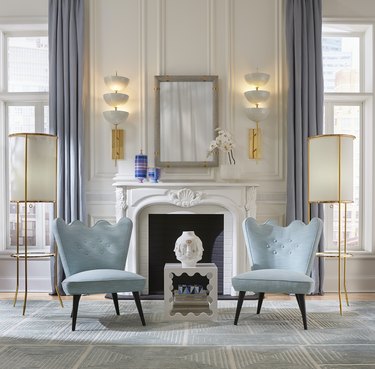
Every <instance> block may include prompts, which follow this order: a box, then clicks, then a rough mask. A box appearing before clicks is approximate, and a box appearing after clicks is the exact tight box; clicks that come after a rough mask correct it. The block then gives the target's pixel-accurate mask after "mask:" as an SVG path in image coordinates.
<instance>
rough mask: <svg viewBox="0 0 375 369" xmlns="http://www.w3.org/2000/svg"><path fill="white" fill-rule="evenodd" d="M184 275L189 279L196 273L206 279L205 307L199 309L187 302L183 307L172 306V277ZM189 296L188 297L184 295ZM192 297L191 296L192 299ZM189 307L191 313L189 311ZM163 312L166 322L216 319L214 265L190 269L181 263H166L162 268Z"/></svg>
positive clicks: (215, 271)
mask: <svg viewBox="0 0 375 369" xmlns="http://www.w3.org/2000/svg"><path fill="white" fill-rule="evenodd" d="M183 273H186V274H187V275H188V276H189V277H192V276H194V275H195V274H196V273H198V274H199V275H201V276H202V277H207V278H208V285H207V296H206V301H207V307H202V309H200V308H199V307H198V308H197V307H196V306H195V307H194V304H191V305H189V301H186V304H184V305H183V306H181V305H179V306H176V305H175V304H174V301H175V296H174V291H173V277H174V276H176V277H179V276H181V275H182V274H183ZM184 296H187V297H188V296H189V295H184ZM193 296H194V295H192V298H194V297H193ZM190 307H191V310H192V311H189V308H190ZM193 310H194V311H193ZM164 312H165V318H166V319H168V320H201V319H203V320H206V319H214V320H215V319H216V318H217V266H216V265H215V264H214V263H198V264H197V265H196V266H195V267H192V268H183V267H182V265H181V263H176V264H174V263H167V264H165V266H164Z"/></svg>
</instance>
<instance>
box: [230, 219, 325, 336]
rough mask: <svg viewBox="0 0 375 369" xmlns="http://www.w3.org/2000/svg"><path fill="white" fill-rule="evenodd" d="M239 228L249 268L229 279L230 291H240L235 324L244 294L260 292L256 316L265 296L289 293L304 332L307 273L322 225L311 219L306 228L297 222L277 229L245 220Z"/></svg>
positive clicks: (308, 289) (310, 281) (311, 283)
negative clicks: (291, 295) (241, 232)
mask: <svg viewBox="0 0 375 369" xmlns="http://www.w3.org/2000/svg"><path fill="white" fill-rule="evenodd" d="M242 226H243V232H244V236H245V241H246V245H247V248H248V251H249V255H250V259H251V262H252V268H251V271H250V272H246V273H242V274H239V275H237V276H235V277H233V278H232V285H233V288H234V289H235V290H236V291H239V296H238V302H237V310H236V315H235V319H234V324H235V325H237V322H238V318H239V316H240V312H241V308H242V303H243V300H244V297H245V293H246V291H253V292H256V293H259V300H258V307H257V314H259V313H260V310H261V308H262V303H263V298H264V294H265V293H288V294H295V295H296V299H297V302H298V306H299V308H300V311H301V314H302V320H303V327H304V329H307V321H306V307H305V294H307V293H310V292H312V290H313V287H314V280H313V279H312V278H311V277H310V274H311V269H312V266H313V261H314V258H315V253H316V250H317V247H318V243H319V240H320V237H321V234H322V229H323V222H322V221H321V220H320V219H319V218H313V219H312V220H311V222H310V223H309V224H308V225H305V224H304V223H302V222H301V221H297V220H296V221H294V222H292V223H290V224H289V226H287V227H279V226H277V225H273V224H272V223H269V222H266V223H264V224H257V222H256V221H255V219H253V218H247V219H245V221H244V222H243V224H242Z"/></svg>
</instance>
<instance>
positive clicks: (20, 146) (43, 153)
mask: <svg viewBox="0 0 375 369" xmlns="http://www.w3.org/2000/svg"><path fill="white" fill-rule="evenodd" d="M9 178H10V201H11V202H14V203H15V204H16V217H17V222H16V253H14V254H12V255H11V256H12V257H14V258H15V259H16V263H17V264H16V268H17V279H16V292H15V296H14V304H13V305H14V306H15V304H16V302H17V296H18V290H19V280H20V265H19V264H20V259H22V260H24V265H25V293H24V300H23V312H22V313H23V315H25V311H26V302H27V291H28V283H27V280H28V275H27V273H28V271H27V266H28V261H29V259H41V258H51V257H54V258H55V266H54V267H55V268H54V276H55V290H56V293H57V296H58V298H59V301H60V304H61V306H63V303H62V300H61V297H60V294H59V291H58V288H57V247H56V244H55V245H54V252H30V250H29V249H28V246H29V245H28V217H27V208H28V204H29V203H52V204H53V206H54V217H56V195H57V137H56V136H53V135H48V134H42V133H15V134H11V135H9ZM22 203H23V204H24V219H23V222H21V221H20V204H22ZM20 225H23V226H22V228H21V229H20ZM21 234H22V235H23V237H24V242H23V246H24V250H23V251H22V250H20V235H21Z"/></svg>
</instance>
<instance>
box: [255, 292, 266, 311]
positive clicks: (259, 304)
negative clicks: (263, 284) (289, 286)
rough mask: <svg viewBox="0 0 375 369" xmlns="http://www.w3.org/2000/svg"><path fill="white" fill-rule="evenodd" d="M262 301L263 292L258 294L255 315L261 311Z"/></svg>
mask: <svg viewBox="0 0 375 369" xmlns="http://www.w3.org/2000/svg"><path fill="white" fill-rule="evenodd" d="M263 299H264V292H259V299H258V306H257V314H259V313H260V310H261V309H262V304H263Z"/></svg>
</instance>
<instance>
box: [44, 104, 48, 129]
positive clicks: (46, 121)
mask: <svg viewBox="0 0 375 369" xmlns="http://www.w3.org/2000/svg"><path fill="white" fill-rule="evenodd" d="M43 127H44V133H49V106H48V105H44V107H43Z"/></svg>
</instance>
